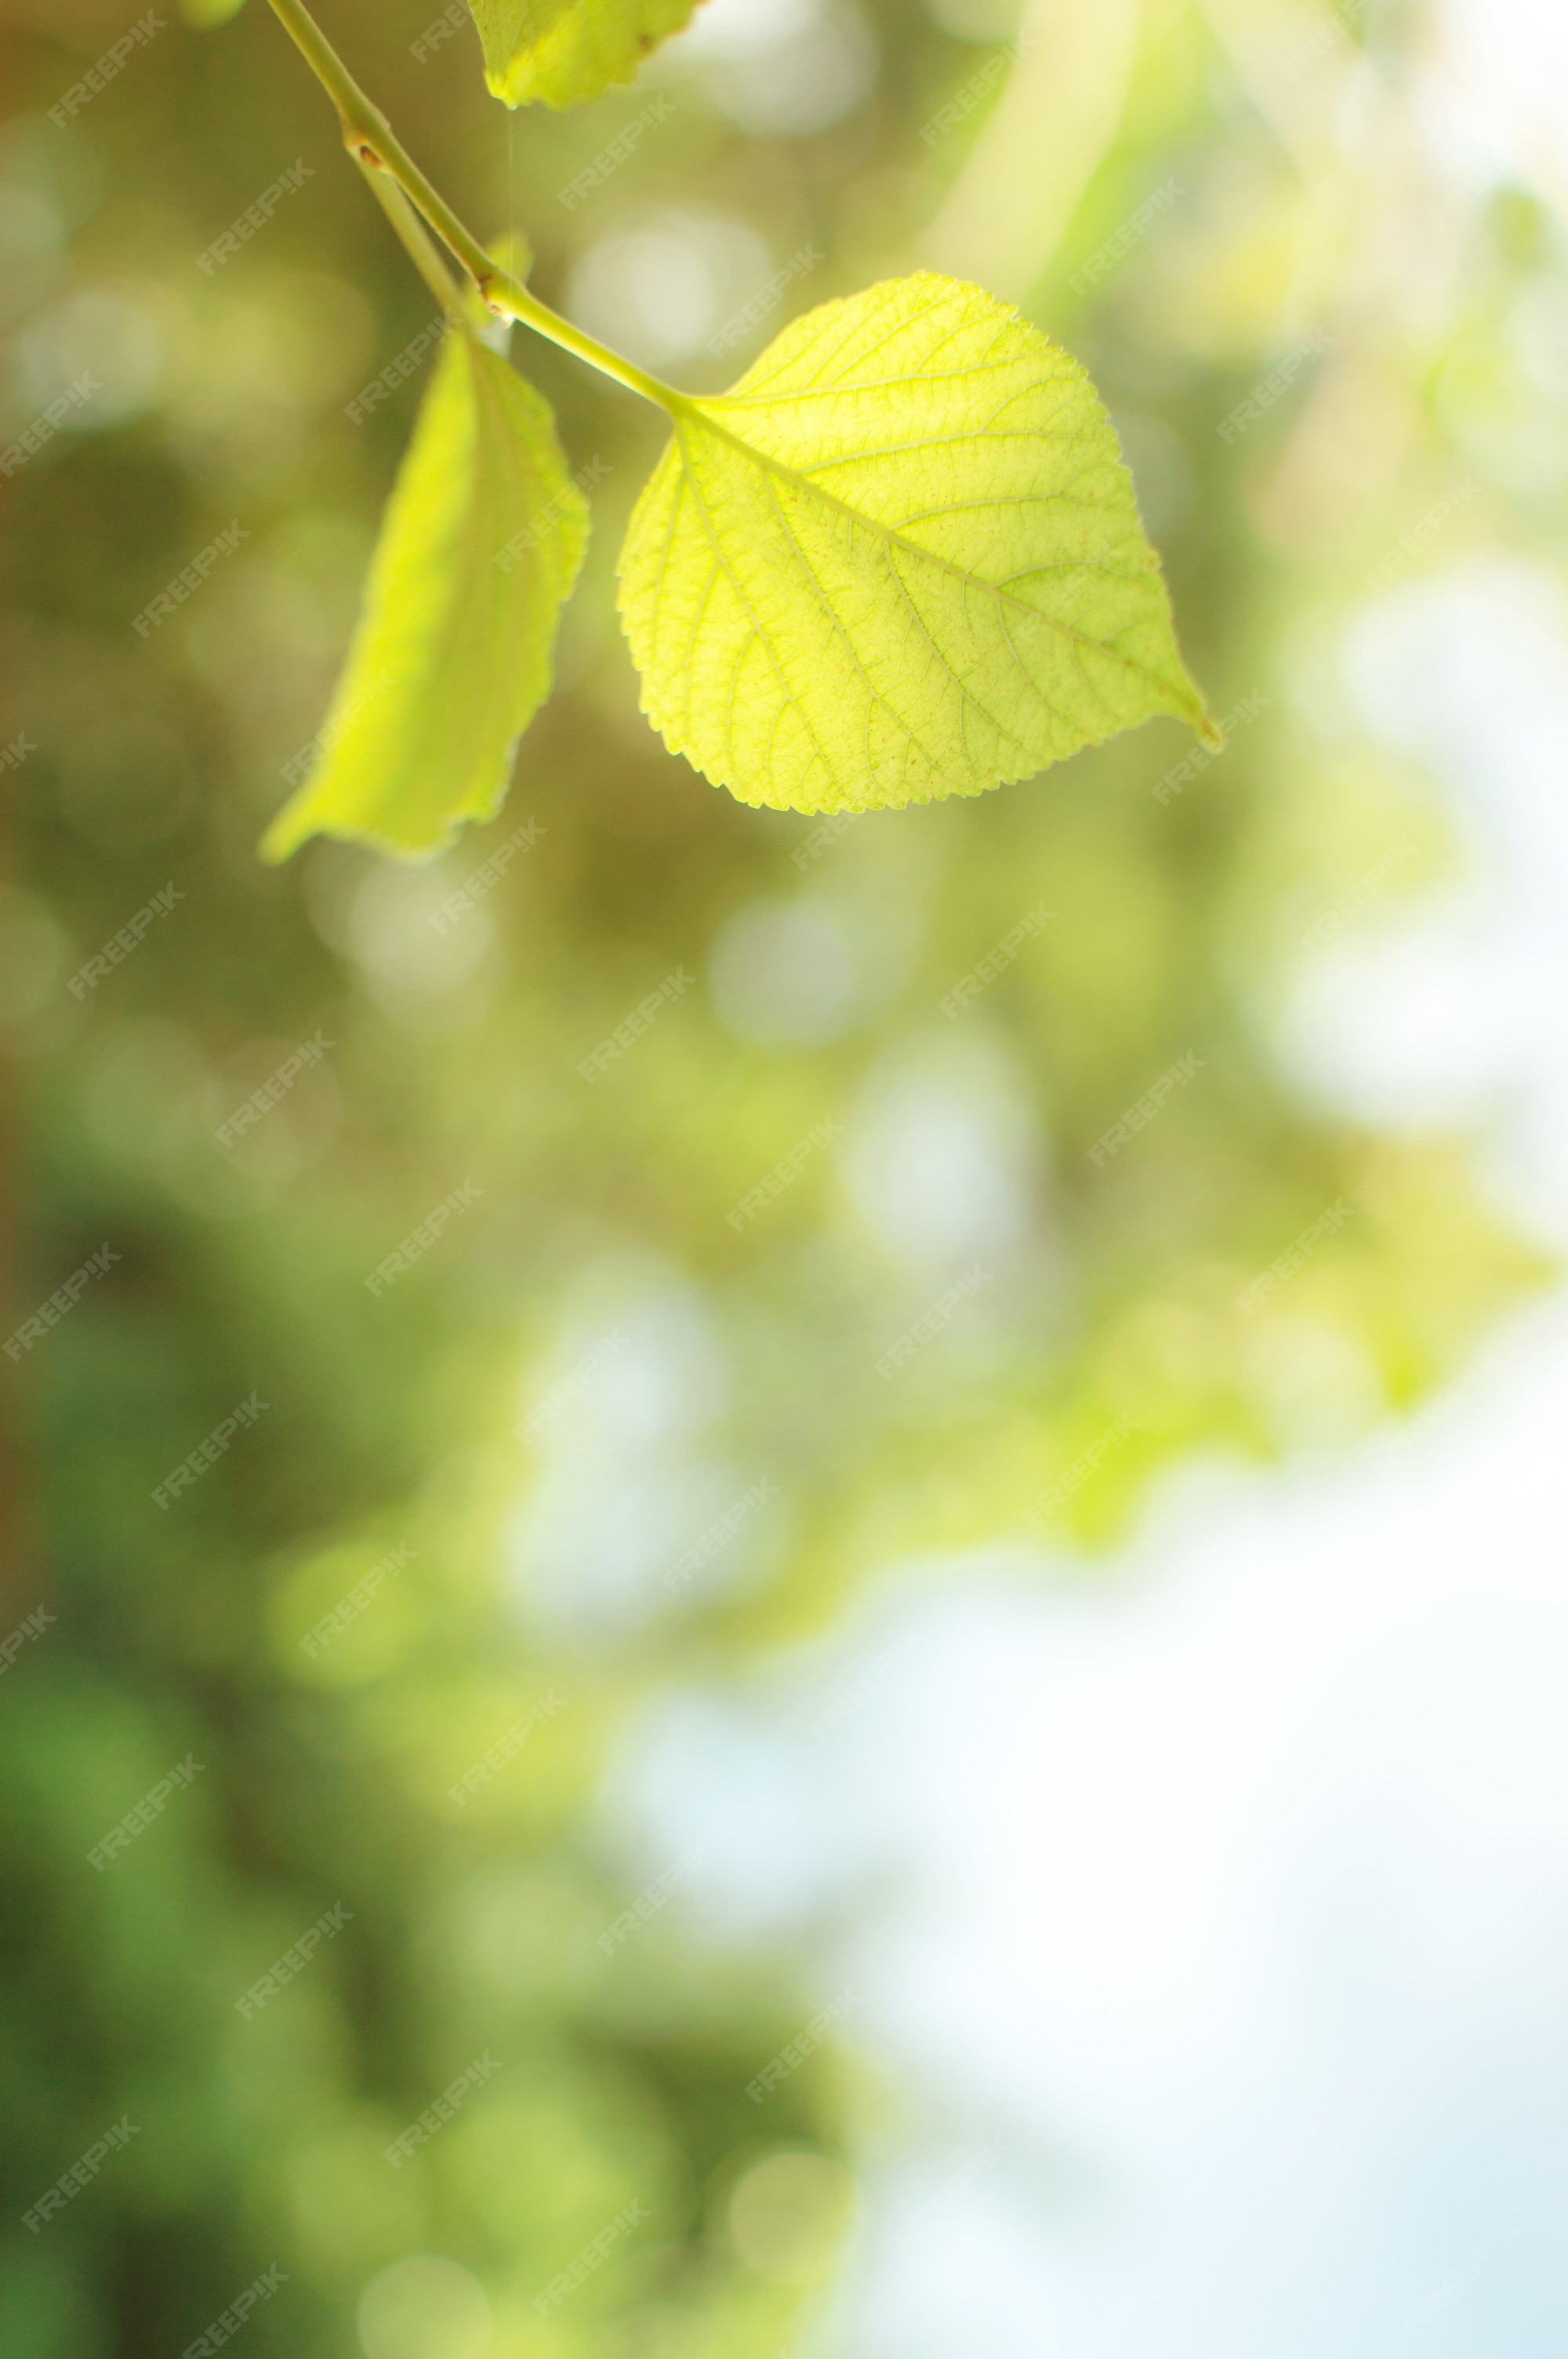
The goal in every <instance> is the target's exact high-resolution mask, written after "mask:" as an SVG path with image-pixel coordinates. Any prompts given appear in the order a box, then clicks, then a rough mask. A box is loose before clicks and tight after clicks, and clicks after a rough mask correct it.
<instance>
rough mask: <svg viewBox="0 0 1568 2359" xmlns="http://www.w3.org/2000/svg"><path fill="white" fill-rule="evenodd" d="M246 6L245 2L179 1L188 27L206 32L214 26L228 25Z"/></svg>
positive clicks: (226, 0)
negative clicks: (232, 17) (194, 26)
mask: <svg viewBox="0 0 1568 2359" xmlns="http://www.w3.org/2000/svg"><path fill="white" fill-rule="evenodd" d="M244 5H245V0H179V13H180V15H181V16H183V17H184V19H185V21H186V23H187V24H188V25H196V26H200V27H201V28H202V29H203V30H206V29H208V28H210V27H212V26H214V25H226V24H227V23H228V21H229V19H230V17H231V16H238V15H239V13H240V11H241V9H242V8H243V6H244Z"/></svg>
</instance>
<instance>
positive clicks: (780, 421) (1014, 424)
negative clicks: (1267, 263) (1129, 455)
mask: <svg viewBox="0 0 1568 2359" xmlns="http://www.w3.org/2000/svg"><path fill="white" fill-rule="evenodd" d="M675 418H676V429H675V434H674V438H673V440H671V442H670V444H669V447H668V448H667V449H666V451H665V455H664V457H663V459H662V460H661V461H660V462H659V465H658V467H657V468H656V469H655V471H654V475H653V478H652V480H651V481H650V482H649V484H648V485H647V487H646V489H645V490H644V491H643V495H642V497H641V499H640V500H639V501H638V503H637V506H636V508H635V509H634V510H633V516H632V521H631V523H630V525H629V526H628V527H627V532H626V539H625V544H624V547H623V548H622V552H621V568H620V571H621V613H622V621H623V622H624V624H625V626H626V634H627V636H628V637H629V639H630V640H631V643H632V652H633V657H634V658H635V660H636V663H637V667H638V669H639V670H640V671H641V673H642V675H643V712H645V713H646V714H647V715H648V717H649V719H650V720H651V721H652V722H653V723H654V727H655V728H656V729H658V730H659V731H660V733H661V734H662V735H663V737H664V740H665V744H666V745H668V746H669V747H670V749H671V751H672V752H674V753H677V754H684V755H685V756H687V760H688V761H690V762H691V763H693V764H694V765H695V766H696V767H697V769H699V770H701V771H702V772H703V773H704V774H705V776H707V777H709V778H711V779H712V781H713V783H714V784H715V785H716V786H722V787H728V788H729V789H730V792H731V793H732V794H734V795H737V796H739V797H740V799H741V801H743V802H750V803H767V804H771V805H772V806H773V808H774V809H775V810H798V811H819V810H873V809H886V808H889V807H892V806H895V805H900V804H903V803H911V802H926V801H930V800H932V799H935V798H936V797H939V796H944V795H973V794H981V793H983V792H984V791H985V790H986V789H987V788H989V787H995V786H1000V785H1001V784H1002V783H1003V782H1004V781H1005V780H1007V779H1009V778H1022V777H1029V776H1030V775H1032V774H1033V772H1034V771H1036V770H1039V769H1042V768H1043V767H1044V766H1045V764H1046V763H1048V762H1059V761H1061V760H1062V759H1063V758H1064V757H1065V756H1066V755H1068V754H1072V753H1076V751H1077V749H1078V747H1079V746H1081V745H1097V744H1098V743H1099V741H1100V740H1101V739H1103V738H1106V737H1110V736H1114V735H1115V734H1116V733H1117V732H1118V731H1119V730H1122V729H1127V728H1130V727H1131V726H1133V725H1134V723H1138V722H1141V721H1145V720H1147V719H1148V718H1149V717H1150V716H1151V715H1152V714H1153V713H1156V712H1170V713H1174V714H1175V715H1177V717H1178V718H1179V719H1181V720H1183V721H1185V722H1187V723H1190V725H1191V726H1192V727H1193V728H1194V729H1195V730H1197V731H1199V732H1200V733H1201V734H1204V735H1205V736H1206V737H1207V738H1208V739H1209V741H1210V742H1211V743H1214V742H1217V741H1216V737H1215V732H1214V728H1213V724H1212V723H1211V722H1209V720H1208V719H1207V716H1206V713H1205V711H1204V705H1203V699H1202V697H1201V696H1200V695H1199V693H1198V691H1197V690H1196V689H1195V687H1194V685H1193V683H1192V681H1191V679H1189V678H1188V676H1187V673H1186V671H1185V669H1184V666H1183V663H1182V659H1181V657H1180V655H1179V654H1178V653H1177V650H1176V642H1175V637H1174V634H1173V626H1172V621H1171V607H1170V601H1169V599H1168V597H1167V595H1166V592H1165V585H1164V582H1163V580H1162V576H1161V573H1160V565H1159V560H1158V558H1157V557H1156V556H1155V554H1154V552H1153V550H1152V549H1151V548H1150V546H1149V544H1148V542H1147V541H1146V540H1145V538H1144V537H1143V529H1142V527H1141V524H1140V522H1139V517H1138V510H1137V507H1136V505H1135V503H1134V500H1133V494H1132V480H1131V477H1130V475H1129V474H1128V472H1127V470H1126V468H1125V467H1124V466H1123V464H1122V462H1121V456H1120V452H1119V448H1118V445H1117V440H1116V435H1115V432H1114V430H1113V429H1112V427H1111V425H1110V421H1109V420H1108V418H1107V417H1106V414H1105V411H1104V410H1103V408H1101V407H1100V403H1099V401H1098V397H1097V396H1096V394H1095V390H1094V387H1093V386H1092V385H1091V384H1090V382H1089V379H1088V377H1087V375H1086V374H1085V372H1084V370H1083V369H1082V368H1081V367H1080V366H1079V364H1078V363H1077V362H1076V360H1074V359H1073V358H1072V357H1071V355H1070V354H1069V353H1065V352H1063V351H1062V350H1061V349H1060V347H1059V346H1057V345H1055V344H1053V343H1052V342H1050V341H1049V340H1048V338H1046V337H1045V336H1044V335H1042V334H1041V333H1040V332H1039V330H1038V329H1036V328H1033V327H1032V326H1031V325H1030V324H1029V322H1028V321H1026V320H1023V319H1022V318H1020V316H1019V314H1018V313H1017V312H1016V311H1015V310H1012V309H1011V307H1010V306H1009V305H1007V304H1005V303H1001V302H999V301H998V300H997V299H996V298H995V297H994V296H992V295H988V294H986V293H985V292H984V291H983V289H981V288H978V287H968V286H964V285H962V284H961V283H960V282H959V281H958V280H957V279H952V278H941V277H935V276H933V275H932V274H930V273H929V272H922V273H920V274H919V275H918V276H917V277H913V278H900V279H890V280H887V281H885V282H884V283H883V284H882V285H881V286H879V287H873V288H871V289H870V290H869V291H868V292H867V293H865V294H863V295H855V296H851V297H850V298H849V299H848V300H847V301H843V302H834V303H825V304H823V305H822V306H821V307H820V308H819V309H818V310H815V311H808V312H807V313H806V316H805V317H804V318H803V319H800V320H797V321H795V322H794V324H793V325H792V326H791V327H788V328H786V329H785V330H784V333H783V335H781V336H780V337H778V338H777V339H776V341H775V342H773V344H772V345H770V346H769V348H768V350H767V351H766V352H765V353H763V354H762V358H761V359H760V360H759V361H758V362H757V363H756V364H755V365H754V366H753V367H752V368H751V369H750V370H748V372H747V374H746V375H744V376H743V377H742V378H741V382H740V384H739V385H737V386H735V387H734V388H733V389H732V390H731V391H730V393H728V394H724V395H722V396H719V397H716V398H714V399H710V400H693V399H690V398H687V397H680V400H679V405H678V408H676V413H675Z"/></svg>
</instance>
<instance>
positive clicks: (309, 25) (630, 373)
mask: <svg viewBox="0 0 1568 2359" xmlns="http://www.w3.org/2000/svg"><path fill="white" fill-rule="evenodd" d="M272 8H273V13H274V15H275V16H276V17H277V18H278V19H279V21H280V23H281V24H282V25H283V27H284V29H285V31H286V32H287V33H288V34H289V36H290V37H291V38H292V39H293V41H294V42H295V45H296V47H297V49H299V51H300V54H301V55H302V56H303V58H304V59H305V61H306V63H307V64H308V66H309V67H310V69H311V71H312V72H313V73H314V74H315V76H316V78H317V80H318V81H319V82H320V84H321V86H322V88H323V89H324V90H325V91H326V92H327V95H328V97H329V98H330V100H331V102H332V103H333V105H334V106H335V107H336V108H337V110H338V120H339V122H340V124H341V125H342V132H343V145H344V147H347V149H348V151H349V153H350V155H351V156H352V157H353V158H354V160H355V161H356V163H358V164H360V165H361V166H362V167H363V168H364V169H365V170H366V171H367V172H368V173H371V174H376V173H385V174H386V176H387V178H388V179H390V180H391V181H393V182H394V183H395V186H396V187H397V189H398V190H401V192H402V194H403V196H404V197H406V199H407V201H408V202H409V203H410V204H412V205H413V206H414V207H415V209H416V211H417V212H419V213H420V214H422V215H423V217H424V219H425V220H426V221H427V223H429V225H430V227H431V228H432V229H433V230H434V231H435V233H436V235H437V236H438V238H439V239H440V240H441V243H442V244H443V245H445V246H446V247H447V248H448V250H449V252H450V253H451V254H452V255H454V257H455V258H456V259H457V260H458V261H459V262H460V263H461V265H462V266H463V268H464V269H465V270H466V271H467V272H468V274H469V277H470V278H471V279H472V280H473V283H474V285H475V287H476V288H478V289H479V293H480V297H481V300H482V301H483V302H484V303H485V304H486V305H487V306H488V308H489V309H490V310H492V311H494V312H497V313H499V314H500V315H501V317H503V319H512V320H521V321H523V323H524V326H525V327H529V328H532V329H533V330H534V331H535V333H536V334H538V335H541V336H546V337H548V339H549V341H550V342H551V343H553V344H559V345H560V346H561V348H562V350H563V351H565V352H568V353H576V354H577V356H578V358H579V360H584V361H587V362H588V364H589V366H590V367H592V368H596V369H598V370H600V372H601V374H602V375H605V376H608V377H612V378H613V379H614V380H615V382H616V383H617V384H618V385H623V386H628V387H629V388H630V390H631V391H632V392H633V393H640V394H641V395H642V396H643V399H644V400H645V401H652V402H654V403H655V404H656V405H657V407H658V408H661V409H664V410H666V411H668V413H669V415H670V416H671V417H672V418H674V417H676V416H677V415H679V414H680V413H681V412H683V411H685V410H687V408H689V407H690V400H689V397H688V396H687V395H685V394H682V393H678V392H677V391H676V388H675V386H669V385H665V384H664V383H663V382H662V380H661V379H660V378H658V377H656V376H651V375H649V374H648V372H647V370H646V369H640V368H638V366H637V365H636V364H635V363H634V362H633V361H629V360H626V359H625V358H623V356H622V354H621V353H616V352H612V351H611V348H610V346H609V345H608V344H601V343H600V341H599V339H598V337H597V336H590V335H589V334H587V333H586V332H584V331H583V330H582V329H581V328H574V327H573V325H572V323H571V321H569V320H563V319H562V318H561V316H560V313H559V312H558V311H552V310H551V309H550V307H549V305H548V304H547V303H541V302H540V300H539V299H538V297H537V296H536V295H534V294H531V293H530V292H529V290H528V288H526V287H524V285H523V283H522V281H521V280H520V279H517V278H514V277H513V276H512V274H511V272H510V271H508V270H503V268H502V267H501V266H500V264H499V263H497V262H496V261H494V260H493V259H492V256H491V255H488V254H487V253H486V252H485V250H484V248H483V246H482V245H481V244H480V242H479V240H478V238H476V237H475V236H474V234H473V233H472V231H471V230H470V229H467V228H466V227H465V226H464V224H463V223H461V222H460V220H459V218H458V216H457V214H456V213H455V212H453V211H452V209H451V207H450V205H449V204H448V202H447V201H446V199H445V198H444V197H443V196H442V195H441V193H440V191H439V190H438V189H436V188H435V187H433V186H432V184H431V182H430V181H429V180H427V179H426V177H425V175H424V173H423V172H422V171H421V170H420V169H419V167H418V165H417V164H416V163H415V161H414V158H412V157H411V156H410V155H409V153H408V151H407V149H406V147H404V145H403V143H402V141H401V140H400V139H399V138H398V137H397V135H396V134H395V131H394V130H393V128H392V125H391V124H390V123H388V121H387V119H386V117H385V115H384V114H383V113H382V111H381V109H380V108H379V107H378V106H377V105H376V104H375V103H374V102H373V100H372V99H371V98H369V97H368V96H367V95H366V93H365V92H363V91H362V89H361V88H360V86H359V84H358V82H355V80H354V78H353V76H352V74H351V72H350V71H349V70H348V68H347V66H346V65H345V64H344V63H343V61H342V60H341V57H340V56H339V55H338V52H337V51H336V49H334V48H333V47H332V44H331V43H330V41H329V39H328V38H327V36H326V35H325V33H323V32H322V30H321V27H319V25H318V24H317V22H316V19H315V18H314V16H311V14H310V11H309V9H308V7H306V5H305V0H272ZM377 193H378V194H381V193H382V191H381V190H380V188H379V186H378V189H377ZM388 193H390V192H388ZM386 210H387V212H388V213H389V214H390V215H391V218H392V222H393V226H394V228H395V229H396V230H397V231H398V234H399V235H400V236H402V237H403V242H404V244H405V245H408V246H409V251H410V253H414V252H415V250H414V248H413V246H412V245H411V244H410V241H409V237H408V235H407V234H406V232H407V231H408V230H411V229H412V227H413V224H412V223H403V222H400V220H399V218H398V215H397V213H396V212H395V211H394V209H393V207H392V206H391V205H388V206H387V207H386ZM415 259H416V262H417V261H418V256H417V255H415ZM434 259H435V257H434V256H433V255H430V256H427V260H428V261H429V262H431V263H433V262H434ZM420 268H421V272H422V275H423V276H424V277H425V278H426V279H427V283H430V284H431V285H434V284H435V282H434V281H433V280H432V279H431V278H430V273H429V270H428V269H427V268H426V267H425V266H424V264H420ZM442 300H443V302H445V301H447V300H448V297H447V296H446V295H443V296H442Z"/></svg>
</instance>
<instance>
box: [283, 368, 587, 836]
mask: <svg viewBox="0 0 1568 2359" xmlns="http://www.w3.org/2000/svg"><path fill="white" fill-rule="evenodd" d="M587 545H588V509H587V506H586V504H585V503H584V500H583V497H582V495H581V493H580V491H579V489H578V487H577V485H576V484H574V483H573V481H572V479H571V477H570V476H569V475H568V472H567V463H566V460H565V458H564V457H563V456H562V453H561V448H560V445H559V443H558V441H557V439H556V429H555V422H554V419H552V417H551V415H550V409H549V406H548V404H547V403H546V401H545V399H544V398H543V397H542V396H541V395H540V394H538V393H536V392H535V389H534V387H533V386H531V385H529V384H527V383H526V381H525V380H524V378H522V377H520V376H519V375H517V374H516V372H515V370H514V369H513V368H511V367H510V366H509V365H508V364H507V363H506V362H505V361H503V360H502V359H500V358H499V357H498V356H497V355H496V354H495V353H492V352H490V351H488V350H487V349H486V348H485V346H484V345H483V344H481V342H479V341H478V339H477V338H476V337H474V336H472V335H470V334H469V333H467V332H462V331H453V332H449V334H448V336H447V339H446V342H445V345H444V348H443V350H442V352H441V354H440V357H439V359H438V362H437V364H436V373H435V376H434V378H433V380H432V382H431V385H430V387H429V390H428V392H427V395H426V397H425V401H424V404H423V406H422V408H421V409H420V413H419V418H418V420H417V423H416V427H415V429H414V436H413V440H412V441H411V442H410V444H409V447H408V450H407V451H406V455H405V457H404V461H403V464H402V467H401V468H400V470H399V473H398V476H397V481H396V483H395V485H394V488H393V493H392V496H391V499H390V500H389V502H388V504H387V510H386V516H385V518H384V523H383V526H382V531H381V538H380V540H379V542H378V543H377V546H376V549H375V554H374V556H373V560H372V562H371V570H370V577H369V580H368V582H367V584H366V589H365V597H364V605H363V611H362V614H361V618H360V623H359V627H358V629H357V631H356V633H355V635H354V639H353V644H352V646H351V648H350V650H349V657H348V661H347V663H346V664H345V666H344V669H343V673H342V677H341V680H340V681H339V683H338V689H337V692H336V695H335V696H334V698H333V701H332V705H331V709H330V712H329V713H328V716H327V720H326V722H325V723H324V725H323V727H322V730H321V732H320V734H319V737H318V738H317V740H316V741H315V744H314V745H312V746H310V747H308V748H307V749H306V750H305V754H304V756H302V757H301V758H300V761H299V762H297V763H296V764H291V765H290V766H289V768H290V770H296V769H298V768H300V767H302V766H303V767H305V769H306V775H305V776H304V777H303V779H302V782H301V783H300V785H299V787H298V789H297V792H296V794H295V795H294V796H293V798H292V799H291V800H290V801H289V802H287V804H286V805H285V806H284V808H283V810H281V811H280V812H279V813H278V816H277V818H276V820H275V821H273V823H272V826H271V827H270V828H269V829H268V831H267V832H266V835H265V838H264V839H263V843H262V851H263V853H264V854H265V856H266V857H267V858H268V859H270V860H283V859H286V858H287V855H288V854H289V853H291V852H293V851H294V850H295V849H296V847H297V845H298V844H300V843H303V842H304V840H305V838H306V837H307V836H309V835H314V834H317V833H318V832H325V833H327V834H330V835H342V836H352V837H356V838H359V839H361V840H362V841H364V842H366V843H374V844H378V845H380V846H381V847H383V848H384V850H387V851H391V852H397V853H404V854H406V855H411V856H416V855H419V854H422V853H432V852H437V851H438V850H439V849H440V847H441V846H442V844H443V843H446V842H447V841H448V840H449V837H450V836H451V834H452V832H453V831H454V830H455V829H456V828H457V826H458V825H459V823H460V821H463V820H484V819H488V818H490V817H491V816H492V813H493V812H494V810H496V808H497V806H498V805H499V803H500V801H501V799H502V797H503V794H504V793H505V791H506V786H507V781H508V778H509V777H510V775H511V768H512V757H513V751H514V746H515V744H516V740H517V738H518V737H519V736H520V735H521V734H522V732H523V731H524V729H525V728H526V727H527V725H528V723H529V722H530V721H531V720H532V719H533V717H534V714H535V712H537V710H538V708H539V706H540V705H541V704H542V703H543V702H544V700H545V698H546V695H547V694H548V693H549V687H550V653H551V647H552V643H553V641H554V637H555V630H556V622H557V615H558V614H559V611H560V607H561V603H562V601H563V600H564V599H565V598H566V597H567V596H568V592H570V590H571V586H572V583H573V582H574V581H575V580H576V578H577V572H578V568H579V565H580V564H581V562H582V557H583V551H584V549H586V547H587ZM286 775H287V773H286Z"/></svg>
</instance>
